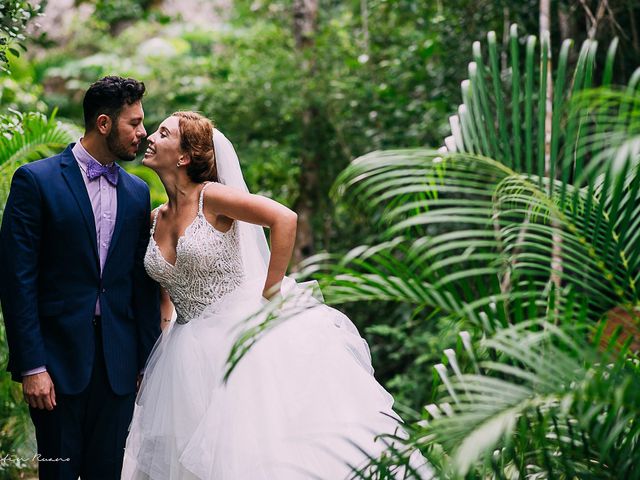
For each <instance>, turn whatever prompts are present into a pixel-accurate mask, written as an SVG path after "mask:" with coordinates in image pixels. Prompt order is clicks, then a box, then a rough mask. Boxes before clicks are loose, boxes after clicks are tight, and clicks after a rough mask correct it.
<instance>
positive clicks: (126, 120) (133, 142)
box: [107, 101, 147, 161]
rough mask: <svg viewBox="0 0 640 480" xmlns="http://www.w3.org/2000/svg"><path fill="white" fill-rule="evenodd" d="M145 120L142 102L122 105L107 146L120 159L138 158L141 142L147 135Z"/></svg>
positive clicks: (108, 137)
mask: <svg viewBox="0 0 640 480" xmlns="http://www.w3.org/2000/svg"><path fill="white" fill-rule="evenodd" d="M143 120H144V111H143V110H142V102H140V101H138V102H135V103H132V104H131V105H126V104H125V106H124V107H122V110H121V111H120V115H119V116H118V119H117V120H116V122H115V123H114V124H113V126H112V127H111V131H110V132H109V135H107V147H108V148H109V150H110V151H111V153H112V154H113V155H114V156H115V157H116V158H118V159H119V160H123V161H129V160H133V159H135V158H136V153H137V152H138V147H139V146H140V142H141V141H142V140H143V139H144V138H145V137H146V136H147V132H146V131H145V129H144V125H143V124H142V122H143Z"/></svg>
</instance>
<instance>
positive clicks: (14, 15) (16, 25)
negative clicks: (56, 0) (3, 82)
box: [0, 0, 46, 73]
mask: <svg viewBox="0 0 640 480" xmlns="http://www.w3.org/2000/svg"><path fill="white" fill-rule="evenodd" d="M45 6H46V1H44V2H40V3H39V4H38V5H37V6H34V5H32V2H29V1H27V0H3V2H2V3H0V72H2V73H9V70H8V68H7V64H8V63H9V57H8V54H12V55H13V56H15V57H19V56H20V50H19V49H22V50H24V51H26V47H25V43H24V42H25V40H26V37H25V35H24V30H25V28H26V26H27V23H29V21H30V20H31V19H32V18H34V17H36V16H37V15H38V14H39V13H40V12H41V11H42V10H43V9H44V7H45Z"/></svg>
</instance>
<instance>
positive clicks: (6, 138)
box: [0, 111, 80, 218]
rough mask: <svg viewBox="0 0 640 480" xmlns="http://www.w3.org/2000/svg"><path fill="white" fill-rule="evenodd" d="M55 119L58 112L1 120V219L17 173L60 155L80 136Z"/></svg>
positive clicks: (10, 115) (72, 128)
mask: <svg viewBox="0 0 640 480" xmlns="http://www.w3.org/2000/svg"><path fill="white" fill-rule="evenodd" d="M55 117H56V112H55V111H54V112H53V113H52V114H51V116H50V117H48V118H47V116H45V115H43V114H41V113H35V112H29V113H21V112H17V111H13V112H11V113H10V114H8V115H1V116H0V205H1V208H0V218H1V217H2V211H4V205H5V203H6V199H7V196H8V194H9V187H10V185H11V178H12V177H13V172H15V171H16V170H17V169H18V168H19V167H20V166H21V165H24V164H25V163H28V162H33V161H35V160H40V159H42V158H46V157H50V156H51V155H55V154H57V153H60V151H61V150H62V149H64V147H66V146H67V144H68V143H69V142H71V141H73V140H76V139H77V138H78V137H79V136H80V133H79V131H78V130H77V129H76V128H75V127H73V126H71V125H68V124H63V123H61V122H58V121H56V119H55Z"/></svg>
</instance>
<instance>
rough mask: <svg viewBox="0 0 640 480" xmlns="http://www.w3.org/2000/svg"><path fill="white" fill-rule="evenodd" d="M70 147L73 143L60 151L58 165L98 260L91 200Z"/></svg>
mask: <svg viewBox="0 0 640 480" xmlns="http://www.w3.org/2000/svg"><path fill="white" fill-rule="evenodd" d="M72 148H73V145H70V146H69V147H67V149H66V150H65V151H64V152H63V153H62V160H61V161H60V165H61V166H62V176H63V177H64V179H65V181H66V182H67V185H68V186H69V189H70V190H71V193H73V196H74V197H75V199H76V202H77V203H78V207H80V212H82V217H83V219H84V224H85V227H86V228H87V233H88V235H89V238H90V239H91V241H90V242H89V243H90V244H91V247H92V248H93V253H94V254H95V257H96V260H99V258H100V257H99V256H98V243H97V241H96V223H95V219H94V218H93V209H92V208H91V200H90V199H89V194H88V193H87V187H86V185H85V184H84V180H83V179H82V172H81V171H80V167H79V166H78V162H77V161H76V158H75V157H74V156H73V153H72V152H71V149H72Z"/></svg>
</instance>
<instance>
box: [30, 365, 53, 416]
mask: <svg viewBox="0 0 640 480" xmlns="http://www.w3.org/2000/svg"><path fill="white" fill-rule="evenodd" d="M22 392H23V394H24V399H25V401H26V402H27V403H28V404H29V405H30V406H31V407H32V408H39V409H40V410H44V409H47V410H53V409H54V408H55V406H56V391H55V388H54V387H53V381H52V380H51V377H50V376H49V373H48V372H42V373H36V374H34V375H26V376H24V377H22Z"/></svg>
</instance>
